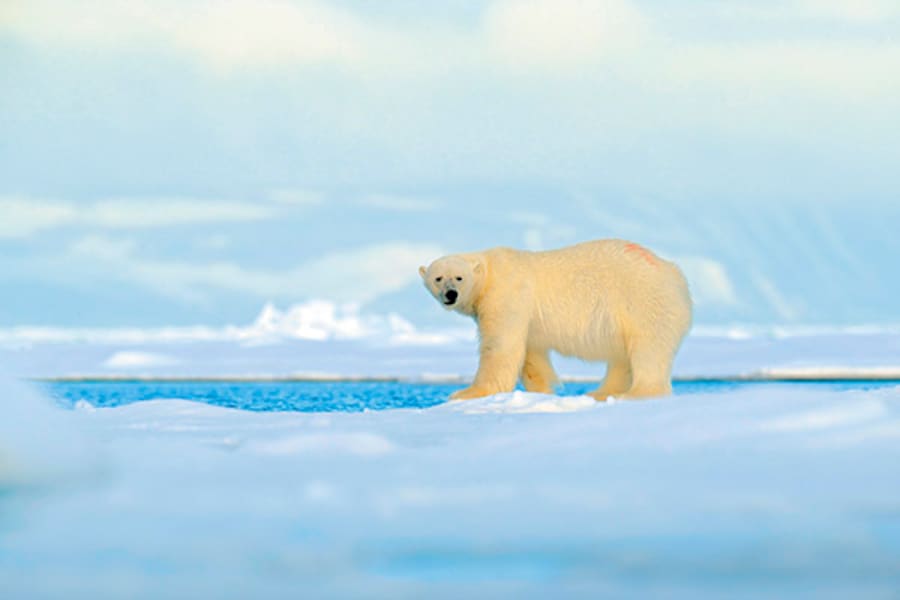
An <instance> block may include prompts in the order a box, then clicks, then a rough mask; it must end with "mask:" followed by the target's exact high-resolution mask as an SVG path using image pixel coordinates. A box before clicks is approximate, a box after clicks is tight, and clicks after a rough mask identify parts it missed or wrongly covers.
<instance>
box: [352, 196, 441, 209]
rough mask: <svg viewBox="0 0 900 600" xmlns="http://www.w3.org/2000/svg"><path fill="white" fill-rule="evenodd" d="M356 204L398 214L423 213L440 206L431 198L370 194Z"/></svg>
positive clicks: (439, 203)
mask: <svg viewBox="0 0 900 600" xmlns="http://www.w3.org/2000/svg"><path fill="white" fill-rule="evenodd" d="M357 202H358V203H359V204H362V205H363V206H370V207H372V208H380V209H382V210H392V211H398V212H424V211H430V210H436V209H438V208H440V207H441V206H442V204H441V202H440V201H438V200H434V199H432V198H415V197H412V196H397V195H394V194H370V195H368V196H363V197H362V198H360V199H359V200H357Z"/></svg>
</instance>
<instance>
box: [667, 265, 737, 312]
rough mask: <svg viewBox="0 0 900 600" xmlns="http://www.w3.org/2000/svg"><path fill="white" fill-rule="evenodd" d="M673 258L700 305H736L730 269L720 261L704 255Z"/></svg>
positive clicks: (695, 300)
mask: <svg viewBox="0 0 900 600" xmlns="http://www.w3.org/2000/svg"><path fill="white" fill-rule="evenodd" d="M673 260H674V262H675V263H677V264H678V266H680V267H681V269H682V271H683V272H684V276H685V277H686V278H687V280H688V284H689V285H690V288H691V296H692V297H693V299H694V302H695V303H697V304H698V305H710V304H712V305H715V304H718V305H725V306H734V305H736V304H737V303H738V298H737V294H736V293H735V291H734V285H733V284H732V283H731V278H730V277H729V276H728V271H727V270H726V269H725V266H724V265H722V264H721V263H720V262H718V261H715V260H712V259H710V258H706V257H703V256H684V257H677V258H674V259H673Z"/></svg>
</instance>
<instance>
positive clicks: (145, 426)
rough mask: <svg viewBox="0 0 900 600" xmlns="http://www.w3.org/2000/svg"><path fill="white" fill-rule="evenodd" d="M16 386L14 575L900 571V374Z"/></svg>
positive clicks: (768, 581) (8, 585) (365, 586)
mask: <svg viewBox="0 0 900 600" xmlns="http://www.w3.org/2000/svg"><path fill="white" fill-rule="evenodd" d="M2 392H3V396H4V407H5V408H6V409H7V410H9V409H8V407H9V406H11V405H10V404H9V403H10V401H15V400H16V398H19V399H21V400H22V402H21V403H18V404H17V406H18V409H17V410H18V411H19V412H18V414H17V415H16V417H15V421H14V422H13V421H10V420H9V419H6V420H5V422H4V424H3V427H2V429H0V432H2V433H0V452H2V456H4V457H5V458H6V460H7V463H6V466H5V467H4V470H3V471H0V485H2V488H3V490H4V493H3V494H2V496H0V514H2V515H3V518H2V520H0V582H2V588H3V597H5V598H67V599H70V598H122V597H129V598H160V597H166V598H201V597H209V598H211V597H215V598H247V597H258V598H279V597H285V598H288V597H290V598H296V597H423V596H426V595H427V596H428V597H448V598H449V597H458V596H460V595H462V594H468V595H470V596H474V597H496V596H516V597H551V596H552V597H559V596H572V597H598V596H609V597H635V598H644V597H685V598H696V597H709V598H718V597H723V596H728V597H748V596H766V597H770V596H771V597H804V596H805V597H834V598H846V597H855V598H856V597H884V598H887V597H891V594H895V593H896V590H897V589H900V587H898V586H900V467H898V465H900V386H898V387H888V388H883V389H880V390H871V391H844V392H838V391H824V392H823V391H815V390H810V389H800V388H797V387H796V386H795V387H791V386H789V385H785V386H772V385H767V386H757V387H752V386H751V387H748V388H745V389H743V390H740V391H735V392H730V393H710V394H696V395H681V396H677V397H674V398H670V399H663V400H652V401H646V402H615V403H611V404H609V403H604V404H598V403H595V402H593V401H588V399H586V398H584V397H577V396H576V397H567V398H560V397H556V396H549V395H540V394H527V393H522V392H517V393H512V394H505V395H500V396H495V397H492V398H486V399H482V400H476V401H470V402H460V403H447V404H443V405H440V406H437V407H434V408H430V409H426V410H392V411H376V412H365V413H318V414H316V413H304V414H301V413H250V412H245V411H237V410H231V409H224V408H218V407H212V406H208V405H204V404H197V403H193V402H186V401H182V400H177V399H168V400H158V401H148V402H140V403H135V404H131V405H127V406H123V407H119V408H113V409H95V410H91V409H90V408H89V407H86V406H80V407H76V409H75V410H71V411H62V410H55V411H53V410H50V409H47V408H46V407H45V406H42V405H41V404H40V402H39V401H38V400H37V398H35V397H34V396H31V395H29V392H27V391H26V392H23V390H22V389H21V387H19V386H12V387H11V386H4V387H3V390H2ZM26 400H27V401H26ZM48 414H51V415H52V418H50V419H49V420H46V421H45V420H44V417H46V416H48ZM16 431H17V433H16V435H11V434H12V433H13V432H16ZM44 446H46V448H45V447H44ZM72 448H81V450H79V452H77V453H74V454H73V453H72V452H70V449H72ZM10 465H12V466H13V467H16V466H17V465H20V466H22V468H20V469H18V470H17V469H16V468H13V469H12V470H10ZM26 465H27V466H26ZM48 466H54V467H56V469H55V471H52V474H51V470H48V468H47V467H48ZM10 473H16V475H15V477H10V476H9V474H10ZM29 475H32V476H33V478H31V479H29Z"/></svg>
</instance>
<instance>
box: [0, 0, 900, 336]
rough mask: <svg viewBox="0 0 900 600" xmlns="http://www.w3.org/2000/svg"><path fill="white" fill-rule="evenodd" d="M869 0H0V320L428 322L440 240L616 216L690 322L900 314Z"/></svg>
mask: <svg viewBox="0 0 900 600" xmlns="http://www.w3.org/2000/svg"><path fill="white" fill-rule="evenodd" d="M898 73H900V5H897V3H896V2H892V1H888V0H785V1H771V2H768V1H756V2H722V1H713V0H708V1H702V2H691V3H684V2H670V1H664V0H657V1H651V0H598V1H596V2H580V1H577V0H521V1H494V2H462V1H457V2H445V3H421V2H411V1H402V2H379V3H370V2H287V1H255V0H235V1H232V2H201V1H197V0H178V1H175V0H160V1H140V0H134V1H124V0H122V1H119V0H92V1H90V2H79V3H72V2H66V1H64V0H13V1H12V3H10V2H5V3H4V5H3V8H2V9H0V74H2V86H3V89H2V93H0V288H2V289H0V327H8V326H13V325H20V324H46V325H60V326H75V325H78V326H85V325H91V326H121V325H136V326H156V325H164V324H188V323H205V324H221V323H226V322H246V321H248V320H250V319H252V318H253V316H254V315H255V314H256V312H257V311H258V310H259V308H260V306H262V304H263V303H265V302H266V301H273V302H275V303H276V304H277V305H280V306H287V305H289V304H292V303H296V302H302V301H305V300H308V299H311V298H325V299H330V300H334V301H337V302H349V301H357V302H360V303H362V304H363V308H364V310H366V311H371V312H386V311H388V310H397V311H399V312H401V313H402V314H404V315H406V316H408V317H409V318H410V319H411V320H413V321H414V322H416V323H419V324H426V323H427V324H438V325H439V324H441V323H444V322H445V319H446V318H447V317H446V316H444V315H443V314H442V313H441V312H440V311H439V310H437V309H436V307H434V306H433V305H432V303H431V302H430V300H429V298H428V297H427V294H425V293H424V292H423V291H422V290H421V289H419V284H418V281H417V275H416V267H417V266H418V264H420V263H421V262H426V261H428V260H430V259H431V258H434V257H435V256H436V255H437V254H439V253H441V252H450V251H461V250H471V249H475V248H481V247H487V246H492V245H501V244H502V245H513V246H517V247H523V248H532V249H540V248H549V247H554V246H558V245H564V244H568V243H572V242H575V241H579V240H585V239H591V238H596V237H609V236H615V237H627V238H631V239H635V240H637V241H640V242H643V243H646V244H648V245H650V246H652V247H654V248H656V249H657V250H659V251H660V252H661V253H663V254H665V255H667V256H670V257H672V258H675V259H677V260H679V261H681V262H682V263H683V264H684V266H685V269H686V271H687V272H688V275H689V278H690V279H691V283H692V286H693V288H694V292H695V295H696V296H697V300H698V322H700V323H706V324H716V323H731V322H753V323H770V324H771V323H832V324H847V323H873V322H874V323H879V322H891V323H896V322H897V321H898V313H897V310H896V306H897V301H896V298H897V297H898V295H900V283H898V279H897V266H896V264H897V259H898V257H900V242H898V241H897V237H898V236H897V235H896V229H897V225H896V224H897V223H900V169H898V168H897V165H898V164H900V117H898V116H897V115H900V75H898Z"/></svg>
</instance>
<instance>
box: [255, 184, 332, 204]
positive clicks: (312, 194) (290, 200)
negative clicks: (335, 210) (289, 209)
mask: <svg viewBox="0 0 900 600" xmlns="http://www.w3.org/2000/svg"><path fill="white" fill-rule="evenodd" d="M269 200H270V201H272V202H274V203H276V204H286V205H289V206H316V205H319V204H322V203H323V202H325V195H324V194H323V193H321V192H317V191H314V190H302V189H296V188H282V189H277V190H272V191H271V192H269Z"/></svg>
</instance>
